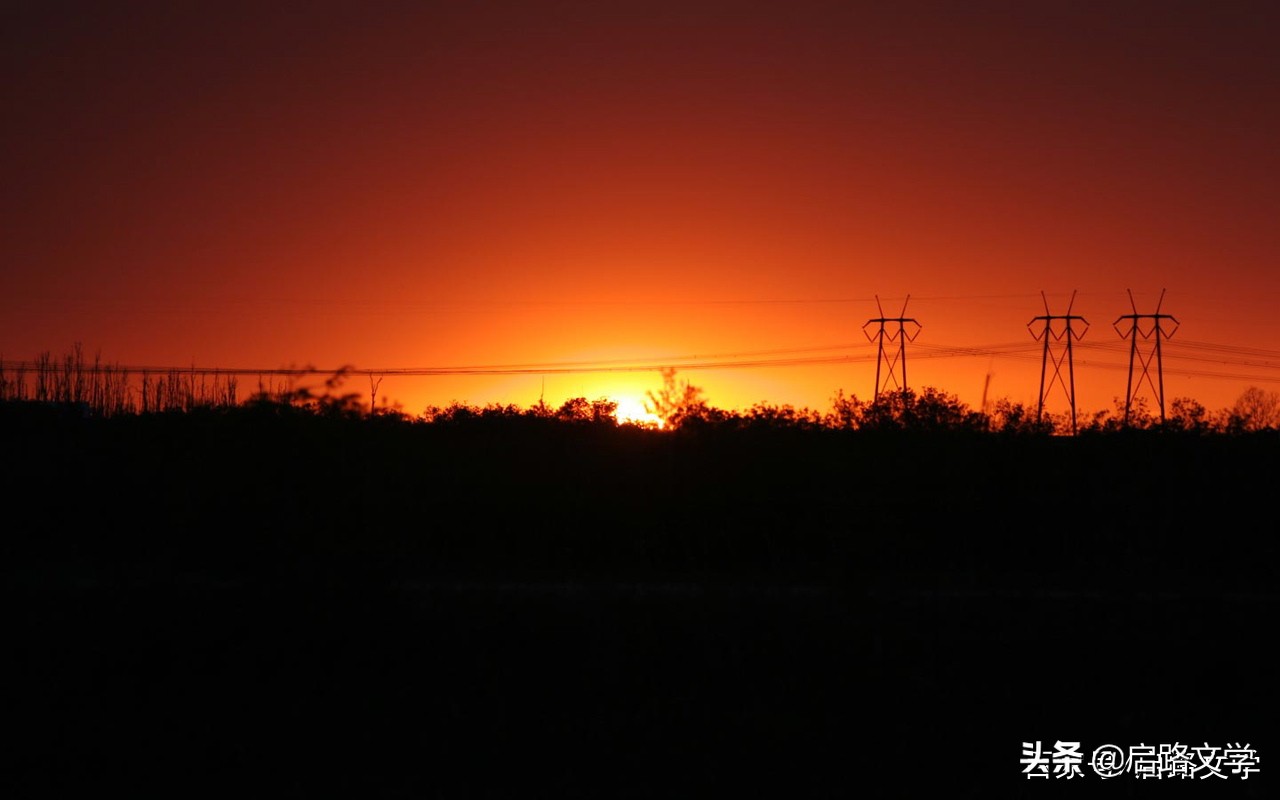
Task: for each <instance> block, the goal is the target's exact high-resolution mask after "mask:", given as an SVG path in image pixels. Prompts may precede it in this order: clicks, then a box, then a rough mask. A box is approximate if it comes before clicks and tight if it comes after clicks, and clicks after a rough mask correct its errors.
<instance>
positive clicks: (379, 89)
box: [0, 2, 1280, 411]
mask: <svg viewBox="0 0 1280 800" xmlns="http://www.w3.org/2000/svg"><path fill="white" fill-rule="evenodd" d="M1276 8H1277V7H1276V5H1275V4H1274V3H1265V2H1248V3H1219V2H1191V3H1187V2H1159V3H1156V2H1149V3H1129V2H1097V3H1091V2H1071V3H1066V2H1061V3H1059V2H1035V3H1028V2H1004V3H988V2H954V3H910V2H908V3H876V4H862V3H848V2H844V3H836V2H831V3H806V2H788V3H773V4H766V3H755V4H748V3H742V2H738V3H703V2H681V3H670V4H663V3H619V2H608V3H600V2H594V3H587V2H584V3H537V2H523V3H440V4H426V3H367V2H362V3H346V4H339V3H324V2H309V3H274V2H273V3H252V4H235V3H226V2H221V3H207V4H194V3H184V4H170V3H152V4H138V3H96V2H95V3H56V2H54V3H46V2H40V3H35V2H28V3H9V4H7V5H6V9H5V11H4V12H3V15H4V24H3V26H0V31H2V33H0V37H3V58H4V68H5V75H6V80H5V81H4V84H3V89H2V91H3V92H4V105H5V109H6V111H5V114H4V117H3V122H0V135H2V136H3V141H2V142H0V144H3V147H2V148H0V164H2V165H3V166H2V169H3V180H4V192H3V201H4V223H5V224H4V235H3V240H2V241H0V263H2V264H3V274H2V277H0V293H2V294H0V355H3V357H5V358H9V359H13V358H31V357H33V356H34V355H35V354H36V353H38V352H41V351H45V350H52V351H54V352H55V353H57V352H60V351H65V350H67V349H68V348H69V347H70V346H71V345H72V344H73V343H74V342H77V341H79V342H82V343H83V344H84V345H85V347H86V348H88V349H89V350H91V351H92V350H100V351H101V352H102V354H103V356H104V357H105V358H107V359H109V360H113V361H118V362H121V363H124V364H171V365H190V364H193V363H194V364H197V365H201V366H211V367H215V366H222V367H232V366H235V367H278V366H287V365H290V364H307V363H310V364H316V365H318V366H325V367H327V366H337V365H340V364H347V363H349V364H354V365H356V366H358V367H426V366H467V365H479V364H525V363H560V362H581V361H593V362H598V361H604V360H608V361H616V360H625V359H632V360H635V361H639V362H643V363H646V364H653V363H658V362H661V361H663V360H669V359H671V358H672V357H676V356H690V355H697V356H700V357H714V356H719V355H722V354H729V355H730V358H728V359H727V360H730V361H733V360H740V359H741V358H742V357H741V356H738V355H734V354H742V353H755V352H762V351H779V350H792V349H807V348H819V347H821V348H828V347H829V348H831V349H826V350H814V351H807V350H806V352H804V353H802V354H800V355H802V356H805V357H808V356H815V355H816V356H838V355H852V356H855V357H857V358H859V359H862V360H858V361H855V362H852V363H845V364H833V365H815V364H809V365H802V366H789V367H785V368H784V367H770V368H754V369H745V368H736V369H716V370H707V371H699V372H691V371H688V372H686V374H687V375H688V377H690V378H691V379H692V380H693V381H694V382H695V383H698V384H700V385H702V386H704V387H705V388H706V389H707V393H708V396H709V399H710V400H711V401H712V402H713V403H714V404H716V405H720V406H722V407H726V408H727V407H742V406H747V405H750V404H751V403H753V402H755V401H759V400H768V401H772V402H788V403H794V404H797V405H809V406H812V407H819V408H825V407H826V406H827V405H828V402H829V398H830V397H831V395H832V393H833V392H834V391H835V390H836V389H837V388H843V389H844V390H845V392H846V393H853V394H857V395H859V396H864V397H865V396H868V395H869V394H870V393H871V390H872V388H873V376H874V368H875V363H874V360H869V359H867V356H868V355H869V354H871V353H872V351H871V350H870V348H869V345H868V344H867V343H866V340H865V339H864V337H863V334H862V331H861V326H862V323H863V322H864V321H865V320H867V319H868V318H871V317H874V316H878V312H877V310H876V304H875V296H876V295H879V296H880V297H881V298H882V299H884V301H885V307H886V312H888V313H891V314H893V315H896V314H897V313H898V311H899V310H900V308H901V304H902V301H903V298H904V297H905V296H906V295H907V294H908V293H909V294H910V295H911V297H912V299H911V301H910V304H909V306H908V309H907V311H908V315H909V316H913V317H916V318H918V319H919V320H920V321H921V322H922V323H923V325H924V328H923V330H922V331H921V333H920V336H919V338H918V339H917V340H916V345H918V347H919V349H918V350H917V349H910V350H909V351H908V359H909V362H908V363H909V365H910V367H909V369H910V375H909V380H910V383H911V384H913V385H925V384H930V385H935V386H939V387H941V388H944V389H947V390H949V391H952V392H955V393H957V394H959V395H960V396H961V397H962V398H963V399H966V400H967V401H969V402H971V403H974V404H976V403H977V402H979V396H980V394H981V391H982V387H983V383H984V381H985V380H986V377H987V375H988V374H990V375H991V387H990V391H991V394H992V396H1007V397H1010V398H1012V399H1016V400H1023V401H1028V402H1034V400H1035V398H1036V393H1037V389H1038V384H1037V381H1038V378H1039V360H1038V354H1037V353H1036V352H1035V351H1034V347H1035V342H1034V341H1032V339H1031V337H1030V334H1029V333H1028V332H1027V329H1026V323H1027V321H1028V320H1030V319H1031V318H1032V317H1033V316H1036V315H1037V314H1040V313H1043V308H1042V306H1041V301H1040V296H1039V293H1040V291H1041V290H1044V291H1046V292H1047V293H1048V294H1049V299H1050V303H1051V306H1052V310H1053V311H1054V313H1063V312H1065V310H1066V303H1067V299H1068V297H1069V296H1070V293H1071V291H1072V290H1079V293H1080V294H1079V297H1078V298H1077V300H1076V306H1075V309H1074V310H1075V312H1076V313H1079V314H1083V315H1084V316H1085V317H1087V318H1088V320H1089V321H1090V322H1091V323H1092V324H1093V326H1092V328H1091V329H1090V330H1089V332H1088V334H1086V337H1085V339H1084V343H1085V344H1091V345H1107V346H1108V347H1118V346H1119V347H1121V349H1119V350H1114V351H1113V350H1109V349H1108V350H1101V351H1100V350H1089V349H1082V350H1081V351H1080V352H1079V353H1078V356H1079V358H1080V359H1082V360H1083V362H1084V363H1081V361H1078V362H1077V378H1078V380H1079V382H1080V402H1081V405H1082V406H1084V407H1088V408H1107V407H1110V406H1111V403H1112V399H1113V398H1114V397H1115V396H1116V395H1122V394H1123V393H1124V388H1125V372H1124V370H1123V369H1122V368H1121V367H1122V365H1123V364H1124V363H1125V360H1126V354H1125V352H1124V351H1123V348H1122V345H1123V342H1122V340H1120V338H1119V337H1118V336H1117V334H1116V333H1115V331H1113V330H1112V328H1111V322H1112V321H1113V320H1114V319H1115V318H1116V317H1117V316H1119V315H1121V314H1124V313H1129V311H1130V309H1129V306H1128V297H1127V294H1126V290H1129V289H1132V290H1133V292H1134V294H1135V297H1136V298H1137V300H1138V304H1139V309H1138V310H1139V311H1140V312H1143V313H1147V312H1151V311H1154V310H1155V308H1154V307H1155V303H1156V300H1157V298H1158V296H1159V294H1160V290H1161V289H1165V288H1167V290H1168V291H1167V295H1166V296H1165V300H1164V308H1163V310H1164V311H1167V312H1169V313H1172V314H1174V315H1175V316H1177V318H1178V319H1179V320H1180V321H1181V322H1182V327H1181V329H1180V330H1179V331H1178V332H1177V334H1176V335H1175V336H1174V338H1173V339H1172V340H1170V343H1169V347H1168V349H1167V351H1166V352H1167V354H1168V356H1169V360H1168V361H1166V392H1167V394H1168V396H1169V397H1173V396H1178V395H1190V396H1194V397H1197V398H1198V399H1200V400H1201V401H1202V402H1205V404H1206V405H1209V406H1210V407H1220V406H1223V405H1226V404H1229V403H1230V402H1231V400H1232V399H1233V398H1234V397H1235V396H1236V395H1237V394H1239V392H1240V390H1241V389H1243V388H1244V387H1245V386H1247V385H1249V384H1251V383H1253V384H1258V385H1262V386H1265V387H1267V388H1280V385H1278V384H1277V383H1275V381H1276V380H1277V378H1278V377H1280V369H1278V367H1280V361H1278V360H1277V359H1276V358H1275V357H1274V353H1272V354H1265V353H1264V354H1262V355H1260V356H1259V355H1253V356H1250V355H1248V354H1247V353H1244V352H1242V351H1240V350H1239V349H1238V348H1257V349H1263V350H1270V351H1276V350H1280V322H1277V317H1276V314H1275V313H1274V310H1275V309H1276V307H1277V303H1278V302H1280V269H1277V267H1278V265H1280V228H1278V226H1277V225H1276V220H1277V219H1280V194H1278V192H1277V177H1278V176H1280V157H1278V156H1277V148H1276V142H1278V141H1280V57H1277V55H1276V53H1277V52H1278V51H1280V49H1278V48H1277V43H1278V36H1277V34H1280V13H1278V12H1277V11H1275V10H1274V9H1276ZM1191 343H1215V344H1221V345H1226V346H1227V348H1226V349H1220V350H1207V349H1203V348H1196V347H1195V346H1194V345H1192V344H1191ZM1006 344H1022V345H1026V346H1028V347H1029V348H1031V351H1030V352H1029V353H1022V354H1018V355H1010V354H1008V353H1007V352H1006V351H1001V354H1000V355H991V354H983V355H978V356H972V357H959V356H956V355H955V348H963V347H986V346H989V345H1006ZM984 352H985V351H984ZM1206 354H1207V355H1208V356H1209V357H1210V358H1211V359H1217V360H1219V361H1221V362H1224V363H1217V364H1215V363H1211V361H1191V360H1187V358H1186V357H1187V356H1191V355H1194V356H1197V357H1203V356H1206ZM926 355H929V356H935V357H928V358H926V357H925V356H926ZM776 357H778V356H769V358H776ZM917 357H918V360H915V359H917ZM716 360H725V359H716ZM1246 360H1247V361H1251V362H1254V363H1263V362H1265V363H1267V364H1269V365H1270V366H1269V367H1262V368H1259V367H1256V366H1254V367H1249V366H1246V365H1244V364H1241V363H1239V362H1241V361H1246ZM1108 365H1110V366H1108ZM1206 372H1219V373H1224V374H1230V375H1235V376H1238V377H1235V378H1208V377H1205V376H1204V375H1203V374H1202V373H1206ZM544 380H545V384H544ZM1264 381H1266V382H1264ZM659 382H660V381H659V378H658V376H657V375H656V374H655V373H653V372H645V373H572V374H561V373H554V372H552V373H550V374H547V375H546V376H545V378H544V376H543V375H541V374H536V372H535V373H528V374H519V375H506V376H498V377H487V378H482V377H474V376H465V377H432V378H422V379H415V380H408V379H402V380H400V381H399V382H395V381H388V383H387V384H384V388H383V392H384V393H387V392H390V393H391V394H392V395H393V396H395V397H396V398H397V399H399V400H401V401H402V402H403V403H404V404H405V407H406V410H410V411H418V410H420V409H421V407H422V406H424V405H425V404H427V403H447V402H449V401H450V400H453V399H457V400H463V401H467V402H474V403H486V402H495V401H504V402H516V403H520V404H525V403H529V402H533V401H534V400H536V399H537V397H538V395H539V393H540V392H542V391H545V393H546V396H547V399H548V401H551V402H556V401H559V400H562V399H564V398H565V397H568V396H574V395H585V396H588V397H595V396H598V395H613V396H615V397H621V396H626V395H629V396H632V397H636V398H640V397H642V396H643V392H644V390H645V389H647V388H656V387H657V386H658V385H659ZM544 386H545V389H544ZM356 388H360V387H356Z"/></svg>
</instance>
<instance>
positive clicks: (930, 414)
mask: <svg viewBox="0 0 1280 800" xmlns="http://www.w3.org/2000/svg"><path fill="white" fill-rule="evenodd" d="M859 427H860V428H861V429H863V430H889V429H899V430H912V431H959V430H970V431H981V430H985V429H986V427H987V419H986V417H985V416H983V414H982V413H981V412H978V411H974V410H973V409H971V408H969V407H968V406H967V405H965V404H964V403H963V402H961V401H960V400H959V398H957V397H956V396H955V395H951V394H947V393H946V392H944V391H942V390H940V389H935V388H933V387H931V386H926V387H925V388H924V389H922V390H921V391H920V392H919V393H918V394H917V393H916V392H915V390H913V389H904V390H902V391H900V392H897V391H895V392H885V393H884V394H881V395H880V396H879V397H878V398H876V401H875V402H874V403H871V404H869V405H868V406H867V407H866V408H865V409H864V410H863V414H862V423H861V425H860V426H859Z"/></svg>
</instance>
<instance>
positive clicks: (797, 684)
mask: <svg viewBox="0 0 1280 800" xmlns="http://www.w3.org/2000/svg"><path fill="white" fill-rule="evenodd" d="M0 435H2V436H3V439H2V440H0V441H3V444H4V449H5V453H6V457H5V458H4V459H3V462H4V463H3V465H2V466H0V477H2V478H3V484H0V485H3V487H4V489H3V491H4V495H3V496H4V499H5V501H6V502H5V503H4V506H3V509H4V511H3V515H4V520H5V522H4V525H3V529H4V531H5V533H4V540H5V553H4V563H5V564H6V567H5V588H6V593H7V598H6V599H7V600H8V608H9V609H10V613H11V614H12V617H11V621H10V622H9V623H8V624H7V625H6V632H7V637H6V638H7V640H8V641H7V644H8V647H6V648H5V655H4V656H3V657H4V659H5V661H6V662H7V667H8V669H7V670H6V671H7V673H8V674H9V676H10V677H9V678H8V680H7V682H6V684H7V688H8V691H7V692H6V696H5V702H6V706H7V707H6V709H5V710H4V715H5V719H6V721H7V723H8V725H7V727H8V728H9V729H10V731H11V732H12V733H16V734H17V737H16V738H17V742H16V744H13V745H10V746H8V747H7V748H6V760H7V761H8V762H9V765H8V766H7V767H6V769H5V772H4V774H5V776H6V777H5V780H6V783H10V784H11V786H12V789H13V790H12V791H10V792H6V794H8V795H9V796H14V797H26V796H60V797H67V796H78V795H83V794H84V792H85V791H86V790H92V791H94V792H101V793H106V792H107V791H108V790H115V789H119V790H122V791H123V792H124V793H125V794H127V795H130V796H135V797H136V796H157V795H164V796H184V795H191V794H201V793H205V792H210V793H214V792H216V793H219V794H226V793H228V792H244V791H246V790H262V792H263V793H269V794H272V795H276V796H295V795H296V796H304V795H305V796H317V795H346V796H368V797H384V796H396V797H398V796H405V797H410V796H412V797H442V798H451V797H487V796H495V797H570V796H581V797H654V796H668V797H687V796H698V797H706V796H744V795H746V796H770V797H781V796H785V797H805V798H807V797H853V796H868V797H899V796H900V797H935V796H944V797H984V798H985V797H1021V796H1026V797H1042V796H1070V797H1085V796H1088V797H1093V796H1118V797H1127V796H1144V797H1145V796H1151V797H1161V798H1165V797H1171V796H1181V795H1182V794H1183V793H1186V794H1188V795H1192V796H1196V797H1220V796H1233V797H1268V796H1274V794H1275V792H1274V785H1275V779H1274V778H1273V777H1271V774H1272V769H1273V767H1272V763H1273V762H1272V761H1271V757H1272V755H1273V754H1274V753H1276V752H1277V749H1276V745H1277V743H1278V742H1280V736H1277V725H1276V719H1277V711H1280V704H1277V699H1278V695H1277V689H1276V679H1275V674H1276V670H1275V662H1274V656H1273V655H1272V650H1273V647H1272V643H1273V639H1274V637H1275V631H1276V622H1277V620H1278V619H1280V614H1278V613H1277V612H1278V611H1280V608H1278V607H1277V591H1276V587H1277V583H1276V554H1277V543H1276V538H1275V536H1276V529H1277V526H1276V523H1275V519H1276V514H1275V509H1274V496H1275V491H1274V490H1275V487H1276V478H1277V475H1280V472H1278V471H1277V467H1280V440H1277V439H1276V438H1275V437H1274V436H1261V435H1259V436H1248V437H1228V436H1210V437H1189V436H1173V435H1168V434H1164V435H1160V434H1154V433H1147V434H1138V433H1134V434H1132V435H1129V434H1109V435H1098V436H1094V437H1088V438H1086V437H1081V438H1078V439H1073V440H1068V439H1042V438H1009V437H1005V438H1001V437H997V436H978V435H964V436H951V435H946V434H933V435H929V436H921V435H911V434H907V433H897V434H890V433H887V434H883V435H871V434H852V433H851V434H841V433H837V432H829V431H828V432H819V433H803V432H799V431H790V430H760V431H753V432H742V431H736V432H724V431H715V430H699V431H695V432H688V433H686V432H678V433H677V434H675V435H656V434H651V433H650V434H646V433H644V432H639V431H625V430H615V429H611V428H601V427H597V426H592V425H570V424H567V423H565V424H559V425H555V424H551V425H528V424H519V425H517V424H488V425H476V424H473V425H469V426H468V425H463V426H452V427H450V426H436V427H425V426H415V427H407V426H404V425H399V424H394V423H387V424H385V425H384V424H378V423H376V422H369V421H363V422H357V421H344V420H327V419H318V418H313V417H307V416H303V415H285V416H283V417H282V416H279V415H276V414H271V413H266V412H262V413H249V412H244V413H236V414H230V415H213V414H210V415H194V416H172V417H152V418H146V417H144V418H136V417H133V418H121V419H115V420H105V421H103V420H97V421H95V420H82V419H76V418H73V417H69V416H67V415H59V414H56V413H52V412H50V413H45V411H40V410H32V409H5V410H4V413H3V415H0ZM1058 739H1062V740H1079V741H1082V742H1083V744H1084V746H1085V750H1086V752H1089V751H1090V750H1091V749H1092V747H1095V746H1097V745H1100V744H1105V743H1114V744H1120V745H1122V746H1126V747H1127V746H1129V745H1137V744H1143V743H1145V744H1157V743H1174V742H1181V743H1184V744H1187V743H1190V744H1193V745H1200V744H1202V743H1205V742H1208V743H1210V744H1217V745H1225V744H1227V743H1233V744H1234V743H1237V742H1240V743H1246V742H1247V743H1250V744H1252V745H1253V746H1254V748H1255V749H1256V750H1257V752H1258V754H1259V759H1260V760H1259V767H1260V769H1261V772H1260V773H1259V774H1256V775H1253V776H1252V777H1251V778H1250V779H1249V780H1247V781H1245V780H1241V779H1240V778H1239V777H1238V776H1233V777H1232V778H1231V779H1229V780H1226V781H1214V782H1212V784H1205V783H1200V782H1197V783H1195V784H1193V785H1187V784H1186V783H1185V782H1183V783H1181V784H1175V783H1172V782H1170V781H1159V782H1157V781H1146V782H1143V781H1139V780H1137V779H1136V778H1134V777H1132V776H1123V777H1120V778H1116V779H1113V780H1110V781H1106V782H1103V781H1102V780H1100V779H1099V778H1098V777H1097V776H1096V775H1092V774H1088V772H1089V771H1088V768H1087V765H1086V777H1085V778H1083V779H1081V780H1077V781H1072V782H1070V783H1068V782H1066V781H1061V780H1056V781H1055V780H1050V781H1048V782H1030V781H1028V780H1027V779H1026V778H1025V777H1023V776H1022V775H1021V765H1020V764H1019V758H1020V757H1021V755H1022V753H1021V744H1022V742H1024V741H1032V740H1041V741H1044V742H1045V743H1046V745H1047V746H1051V745H1052V743H1053V742H1054V741H1055V740H1058Z"/></svg>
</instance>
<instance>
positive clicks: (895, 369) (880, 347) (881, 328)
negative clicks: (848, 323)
mask: <svg viewBox="0 0 1280 800" xmlns="http://www.w3.org/2000/svg"><path fill="white" fill-rule="evenodd" d="M910 301H911V295H907V299H906V300H903V301H902V311H900V312H899V314H898V316H896V317H886V316H885V315H884V306H882V305H880V295H876V308H877V309H879V310H880V316H879V317H876V318H875V319H869V320H867V321H866V323H865V324H863V326H862V332H863V333H864V334H866V336H867V339H868V341H872V342H875V343H876V393H875V394H874V395H872V397H873V398H874V400H879V399H880V394H881V393H882V392H884V391H885V390H886V389H887V388H888V386H889V384H890V383H893V385H894V386H895V387H896V388H897V389H898V390H899V391H901V392H902V393H903V394H906V392H907V342H914V341H915V339H916V336H918V335H919V333H920V327H921V325H920V323H919V322H916V321H915V320H914V319H911V318H910V317H906V316H903V315H904V314H906V313H907V303H908V302H910ZM872 325H876V326H877V327H876V329H875V333H871V332H870V331H869V330H868V328H870V327H871V326H872ZM895 326H896V327H895ZM908 326H909V327H908ZM886 342H888V343H889V346H888V347H886V346H885V343H886ZM895 343H896V344H897V347H896V348H894V346H893V345H894V344H895ZM895 349H896V352H894V351H895ZM882 366H883V367H884V368H885V370H884V373H885V374H884V375H883V378H884V380H883V381H882V380H881V376H882V373H881V367H882ZM899 378H900V379H901V380H899ZM874 400H873V402H874Z"/></svg>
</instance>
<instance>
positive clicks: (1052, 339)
mask: <svg viewBox="0 0 1280 800" xmlns="http://www.w3.org/2000/svg"><path fill="white" fill-rule="evenodd" d="M1040 299H1041V300H1042V301H1044V314H1043V315H1042V316H1039V317H1033V318H1032V320H1031V321H1030V322H1028V323H1027V329H1028V330H1030V331H1031V335H1032V336H1033V337H1035V339H1036V341H1043V342H1044V354H1043V355H1042V356H1041V359H1040V401H1039V403H1038V404H1037V405H1036V422H1039V421H1040V420H1041V419H1042V418H1043V416H1044V401H1045V398H1046V397H1048V396H1049V394H1050V393H1051V392H1052V391H1053V387H1054V385H1055V384H1056V385H1058V386H1061V387H1062V390H1063V391H1064V392H1066V395H1067V402H1068V403H1069V404H1070V405H1071V433H1072V434H1074V433H1075V432H1076V370H1075V363H1074V360H1073V359H1072V350H1071V343H1072V342H1077V341H1079V340H1081V339H1083V338H1084V334H1085V331H1087V330H1089V320H1087V319H1085V318H1084V317H1082V316H1079V315H1077V314H1072V313H1071V309H1072V307H1073V306H1075V304H1076V293H1075V292H1074V291H1072V292H1071V302H1070V303H1068V304H1067V313H1065V314H1050V313H1049V299H1048V298H1047V297H1045V295H1044V292H1043V291H1042V292H1040ZM1077 320H1079V321H1080V322H1082V323H1084V330H1080V329H1078V328H1074V327H1072V324H1071V323H1073V322H1075V321H1077ZM1037 322H1043V323H1044V327H1043V328H1042V329H1041V330H1040V331H1038V332H1037V331H1036V329H1035V328H1033V327H1032V326H1033V325H1034V324H1035V323H1037ZM1055 322H1056V323H1059V324H1057V325H1055V324H1054V323H1055ZM1054 343H1061V344H1060V345H1059V347H1058V348H1056V349H1057V352H1055V348H1054V346H1053V345H1054ZM1064 361H1065V362H1066V364H1067V378H1066V381H1065V382H1064V381H1063V379H1062V364H1063V362H1064ZM1050 366H1052V367H1053V377H1051V378H1049V384H1048V385H1047V386H1046V385H1045V376H1047V375H1048V374H1049V367H1050Z"/></svg>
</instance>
